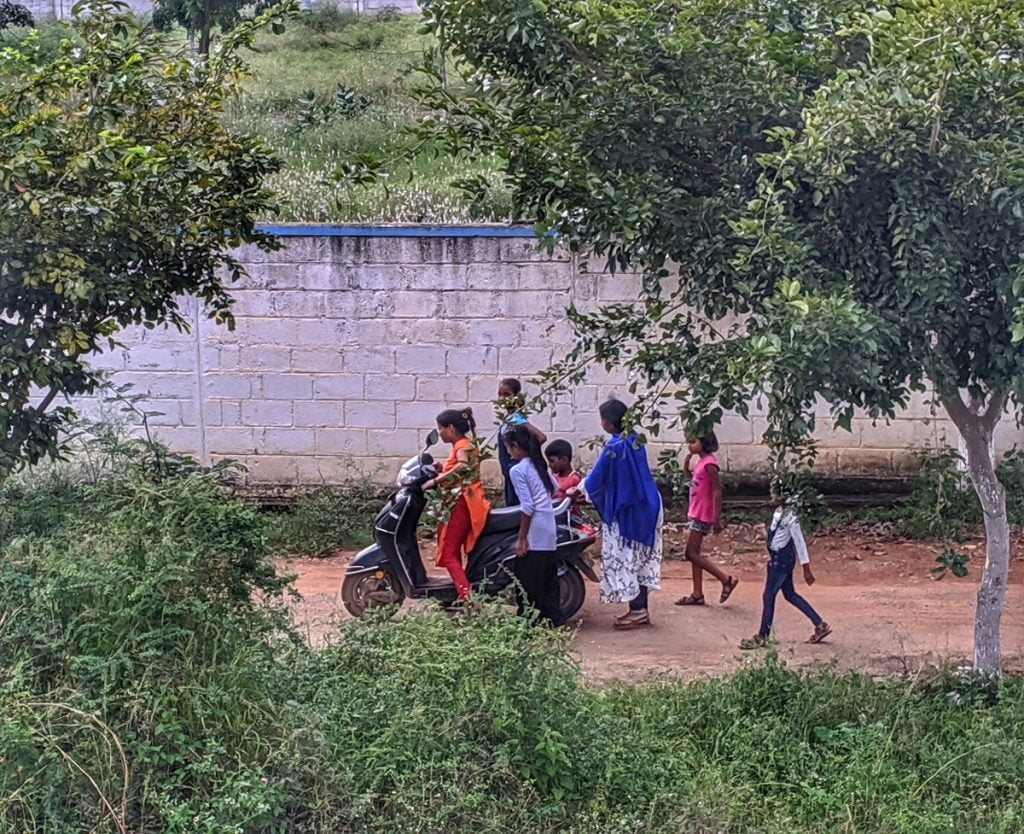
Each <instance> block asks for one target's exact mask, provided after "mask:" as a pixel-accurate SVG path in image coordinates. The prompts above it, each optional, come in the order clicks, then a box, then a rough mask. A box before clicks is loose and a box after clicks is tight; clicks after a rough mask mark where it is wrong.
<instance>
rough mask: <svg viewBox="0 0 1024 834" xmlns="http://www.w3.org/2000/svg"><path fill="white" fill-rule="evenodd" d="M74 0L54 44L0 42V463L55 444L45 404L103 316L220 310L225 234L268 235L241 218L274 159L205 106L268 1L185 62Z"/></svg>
mask: <svg viewBox="0 0 1024 834" xmlns="http://www.w3.org/2000/svg"><path fill="white" fill-rule="evenodd" d="M84 12H85V13H84V14H82V15H81V16H80V17H78V18H77V19H76V20H75V21H74V23H73V24H72V26H71V27H69V28H68V31H67V37H66V38H65V39H64V40H63V41H62V42H61V44H60V46H59V48H58V49H57V52H56V54H53V53H48V52H47V51H46V50H45V49H44V48H43V47H42V46H41V42H40V40H39V38H38V35H37V34H36V33H30V34H29V35H28V36H27V37H26V39H25V40H24V41H23V42H22V43H21V44H19V45H18V46H15V47H11V48H8V49H6V50H4V51H3V52H0V189H2V195H3V209H2V212H0V302H2V318H0V478H2V477H3V476H5V475H6V474H8V473H9V472H10V471H11V470H12V469H13V468H15V467H17V466H18V465H20V464H25V463H28V464H32V463H35V462H37V461H38V460H40V459H41V458H44V457H47V456H54V455H56V454H58V453H59V451H60V441H59V436H60V429H61V427H62V425H63V424H64V422H65V421H66V419H67V418H68V417H70V416H71V414H72V412H71V409H70V407H68V406H66V405H63V406H60V407H54V403H55V402H57V401H58V398H62V397H72V396H75V395H79V394H86V393H89V392H91V391H93V390H95V388H96V386H97V384H98V382H99V378H98V375H97V373H96V372H95V371H94V370H93V369H91V368H90V366H89V363H88V359H89V356H90V355H91V354H94V353H95V352H97V351H100V350H102V349H104V348H105V347H106V348H113V347H114V345H115V341H114V340H115V337H116V335H117V333H118V331H119V330H120V329H122V328H124V327H127V326H129V325H142V326H144V327H147V328H153V327H155V326H157V325H169V326H173V327H177V328H179V329H183V328H185V327H186V326H187V321H186V318H185V315H184V314H183V312H182V310H181V306H180V305H181V303H182V299H183V298H184V297H187V296H196V297H198V298H199V299H200V300H201V301H202V302H203V304H204V305H205V309H206V312H207V313H208V315H210V316H211V317H212V318H215V319H216V320H217V321H218V322H223V323H225V324H227V325H229V326H230V325H231V324H232V317H231V307H230V305H231V299H230V297H229V295H228V292H227V290H226V288H225V285H224V281H225V278H230V279H231V280H235V279H237V278H239V277H240V276H241V275H242V273H243V270H242V267H241V266H240V265H239V263H238V262H237V261H236V259H235V258H234V257H233V256H232V254H231V249H233V248H235V247H238V246H240V245H241V244H244V243H255V244H257V245H259V246H260V247H263V248H272V247H273V245H274V243H273V240H271V239H269V238H267V237H266V236H265V235H262V234H260V233H258V232H257V231H255V229H254V226H253V224H254V221H255V220H256V218H257V217H258V216H259V215H261V214H264V213H265V212H267V211H268V210H269V209H270V208H271V206H272V204H273V200H272V195H271V194H270V192H269V191H268V190H267V189H266V188H265V187H264V186H263V181H264V178H265V177H266V176H267V174H269V173H271V172H273V171H275V170H277V168H278V161H277V159H276V158H275V157H274V155H273V154H272V153H271V152H270V151H269V150H268V149H266V148H265V147H264V146H263V145H262V144H260V143H259V142H258V141H256V140H254V139H252V138H249V137H246V136H240V135H236V134H234V133H232V132H231V131H229V130H228V129H226V128H225V127H224V126H223V125H222V123H221V118H220V117H221V111H222V107H223V105H224V102H225V100H226V98H227V97H228V96H229V95H231V94H232V93H233V92H234V91H235V90H236V89H237V86H238V84H239V82H240V80H241V79H242V78H243V77H244V75H245V69H246V68H245V63H244V62H243V60H242V59H241V57H240V56H239V50H240V49H241V48H242V47H243V46H244V45H246V44H248V43H250V42H251V40H252V38H253V35H254V32H255V31H256V29H257V28H258V27H259V26H260V25H262V24H263V23H266V22H269V21H270V20H271V19H272V18H273V19H277V17H278V15H277V13H276V12H270V13H268V15H266V16H265V17H263V18H261V19H260V20H259V21H256V22H251V23H248V24H245V25H243V26H242V27H240V28H239V29H237V30H236V31H235V32H234V33H233V34H232V35H231V36H230V37H229V38H227V39H226V40H225V44H224V49H223V50H221V52H220V53H219V54H218V55H217V56H216V58H214V59H212V60H211V61H209V62H207V63H205V64H203V65H201V66H197V65H196V64H195V63H194V62H193V61H192V60H191V58H190V57H189V56H188V55H186V54H183V53H182V51H181V50H180V49H179V48H177V47H174V46H173V45H172V44H171V43H170V42H169V41H168V40H167V38H166V36H164V35H161V34H158V33H154V32H152V31H149V30H147V29H145V28H144V27H142V25H141V24H139V23H137V22H136V20H135V18H134V17H133V16H132V15H130V14H128V13H126V12H125V11H124V7H122V6H119V5H117V4H114V3H110V2H104V0H97V2H94V3H92V4H90V5H88V6H86V7H85V8H84Z"/></svg>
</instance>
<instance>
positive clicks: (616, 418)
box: [597, 400, 629, 432]
mask: <svg viewBox="0 0 1024 834" xmlns="http://www.w3.org/2000/svg"><path fill="white" fill-rule="evenodd" d="M627 411H629V409H628V408H627V407H626V404H625V403H624V402H622V401H621V400H608V402H606V403H605V404H604V405H602V406H601V407H600V408H599V409H598V410H597V413H598V414H600V415H601V419H602V420H607V421H608V422H609V423H611V426H612V428H613V429H615V431H617V432H621V431H622V420H623V418H624V417H625V416H626V412H627Z"/></svg>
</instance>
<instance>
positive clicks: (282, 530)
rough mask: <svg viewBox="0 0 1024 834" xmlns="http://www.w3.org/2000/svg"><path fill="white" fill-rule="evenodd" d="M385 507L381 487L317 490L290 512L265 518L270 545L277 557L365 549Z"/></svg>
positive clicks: (353, 485)
mask: <svg viewBox="0 0 1024 834" xmlns="http://www.w3.org/2000/svg"><path fill="white" fill-rule="evenodd" d="M383 504H384V499H383V498H382V496H381V490H380V488H379V487H378V486H376V485H375V484H371V483H369V482H365V481H352V482H349V483H348V484H345V485H343V486H339V487H323V488H321V489H317V490H314V491H313V492H310V493H307V494H306V495H303V496H301V497H299V498H298V500H296V502H295V504H294V506H292V507H291V508H290V509H289V510H288V511H286V512H277V513H271V514H268V515H267V516H266V531H267V544H268V545H269V547H270V551H271V553H273V554H274V555H276V556H292V555H296V554H301V555H303V556H330V555H332V554H333V553H335V552H337V551H338V550H344V549H354V548H359V547H364V546H365V545H368V544H370V542H371V541H372V539H373V520H374V518H375V517H376V515H377V513H378V512H379V511H380V508H381V506H383Z"/></svg>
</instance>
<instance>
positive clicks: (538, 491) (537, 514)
mask: <svg viewBox="0 0 1024 834" xmlns="http://www.w3.org/2000/svg"><path fill="white" fill-rule="evenodd" d="M508 474H509V477H510V478H511V479H512V485H513V486H514V487H515V488H516V495H518V496H519V510H520V512H522V513H523V515H528V516H530V518H531V519H532V520H531V522H530V529H529V531H528V532H527V533H526V546H527V548H529V549H530V550H541V551H546V552H550V551H552V550H554V549H555V548H556V547H557V546H558V533H557V531H556V529H555V512H554V507H553V505H552V503H551V493H550V492H548V491H547V487H545V486H544V482H543V481H542V480H541V479H540V474H539V473H538V472H537V467H536V466H534V465H533V461H532V460H530V459H529V458H526V459H524V460H521V461H519V463H517V464H516V465H515V466H513V467H512V468H511V469H510V470H509V473H508Z"/></svg>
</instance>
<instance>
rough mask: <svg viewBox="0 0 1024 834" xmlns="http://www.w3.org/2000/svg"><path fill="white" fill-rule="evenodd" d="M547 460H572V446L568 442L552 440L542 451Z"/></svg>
mask: <svg viewBox="0 0 1024 834" xmlns="http://www.w3.org/2000/svg"><path fill="white" fill-rule="evenodd" d="M544 455H545V456H546V457H549V458H569V460H570V461H571V460H572V444H571V443H570V442H569V441H568V440H552V441H551V442H550V443H549V444H548V446H547V448H546V449H545V450H544Z"/></svg>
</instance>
